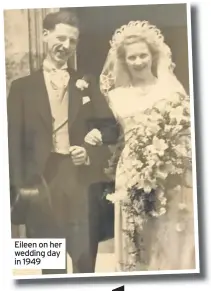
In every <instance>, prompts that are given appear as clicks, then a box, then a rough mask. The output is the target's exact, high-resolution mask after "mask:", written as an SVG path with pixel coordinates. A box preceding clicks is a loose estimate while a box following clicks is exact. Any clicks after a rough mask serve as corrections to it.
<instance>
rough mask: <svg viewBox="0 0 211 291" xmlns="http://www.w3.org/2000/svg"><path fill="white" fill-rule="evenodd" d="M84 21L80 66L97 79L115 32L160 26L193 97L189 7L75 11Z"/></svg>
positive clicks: (136, 7)
mask: <svg viewBox="0 0 211 291" xmlns="http://www.w3.org/2000/svg"><path fill="white" fill-rule="evenodd" d="M74 10H75V11H76V13H77V15H78V17H79V20H80V25H81V27H80V31H81V33H80V41H79V46H78V50H77V66H78V69H79V70H81V71H83V72H84V73H89V74H90V73H92V74H94V75H95V76H96V77H97V78H98V77H99V75H100V73H101V70H102V68H103V65H104V62H105V59H106V56H107V53H108V50H109V41H110V40H111V37H112V35H113V33H114V31H115V30H116V29H117V28H119V27H120V26H122V25H124V24H127V23H128V22H129V21H132V20H133V21H134V20H147V21H149V22H150V23H151V24H154V25H156V26H157V27H158V28H159V29H160V30H161V31H162V33H163V35H164V37H165V41H166V43H167V44H168V45H169V46H170V48H171V50H172V54H173V61H174V62H175V63H176V69H175V73H176V75H177V77H178V79H179V80H180V81H181V82H182V84H183V86H184V87H185V89H186V91H187V93H189V74H188V40H187V17H186V4H159V5H139V6H137V5H133V6H104V7H80V8H75V9H74Z"/></svg>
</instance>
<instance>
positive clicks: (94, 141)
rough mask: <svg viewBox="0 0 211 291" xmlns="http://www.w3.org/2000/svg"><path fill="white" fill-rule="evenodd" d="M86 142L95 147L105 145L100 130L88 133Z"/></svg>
mask: <svg viewBox="0 0 211 291" xmlns="http://www.w3.org/2000/svg"><path fill="white" fill-rule="evenodd" d="M84 141H85V142H86V143H88V144H90V145H93V146H99V145H102V143H103V141H102V134H101V132H100V131H99V130H98V129H96V128H94V129H92V130H91V131H90V132H88V133H87V135H86V136H85V138H84Z"/></svg>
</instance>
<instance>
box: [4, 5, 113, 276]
mask: <svg viewBox="0 0 211 291" xmlns="http://www.w3.org/2000/svg"><path fill="white" fill-rule="evenodd" d="M43 29H44V30H43V41H44V42H45V43H46V46H47V55H46V58H45V60H44V62H43V66H42V68H41V69H40V70H39V71H37V72H35V73H33V74H31V75H29V76H26V77H24V78H21V79H18V80H15V81H13V83H12V85H11V89H10V93H9V96H8V139H9V165H10V184H11V220H12V223H14V224H25V225H26V232H27V237H28V238H66V249H67V252H68V253H69V255H70V256H71V258H72V264H73V272H74V273H91V272H94V271H95V261H96V254H97V246H98V241H99V237H98V232H99V217H100V213H99V212H100V209H99V196H100V195H101V194H102V183H101V182H103V181H105V179H106V177H105V176H104V171H103V169H104V167H105V166H106V165H107V162H108V158H109V149H108V144H109V143H113V142H115V140H116V130H115V126H114V127H112V126H111V123H112V121H114V117H113V115H112V113H111V111H110V109H109V108H108V105H107V103H106V101H105V100H104V98H103V97H102V96H101V94H100V91H99V89H98V87H97V86H96V84H95V83H94V80H93V78H92V77H89V78H86V77H85V78H83V76H81V75H80V74H78V72H76V71H74V70H73V69H71V68H69V67H68V64H67V63H68V59H69V58H70V57H71V55H72V54H74V53H75V50H76V47H77V43H78V38H79V28H78V19H77V17H76V15H75V14H73V13H72V12H70V11H59V12H56V13H51V14H49V15H47V16H46V18H45V19H44V21H43ZM89 136H91V137H92V138H94V139H95V140H96V141H97V142H98V143H100V142H101V146H96V147H95V146H92V145H90V144H89V143H86V142H85V140H88V139H89V138H88V137H89ZM66 271H67V270H66V269H65V270H42V272H43V274H49V273H51V274H52V273H54V274H55V273H66Z"/></svg>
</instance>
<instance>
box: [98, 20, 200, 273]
mask: <svg viewBox="0 0 211 291" xmlns="http://www.w3.org/2000/svg"><path fill="white" fill-rule="evenodd" d="M110 45H111V48H110V50H109V53H108V57H107V60H106V62H105V65H104V68H103V71H102V73H101V76H100V88H101V91H102V93H103V94H104V96H105V97H106V100H107V102H108V103H109V106H110V107H111V109H112V111H113V113H114V114H115V116H116V119H117V120H118V122H119V123H120V124H121V126H122V130H123V137H124V145H123V147H122V150H121V152H120V153H119V155H117V152H115V154H114V160H115V158H116V160H117V156H118V157H119V158H118V161H117V166H116V168H115V171H116V172H115V193H111V194H110V195H108V199H109V200H111V201H112V202H113V203H115V204H114V205H115V238H114V240H115V257H116V266H115V268H116V271H117V272H119V271H141V270H181V269H194V268H195V245H194V216H193V193H192V180H191V176H192V163H191V137H190V108H189V96H187V94H186V92H185V90H184V88H183V87H182V85H181V84H180V82H179V81H178V80H177V78H176V76H175V75H174V73H173V69H174V64H173V62H172V59H171V51H170V48H169V47H168V46H167V45H166V44H165V42H164V37H163V35H162V34H161V32H160V31H159V30H158V29H157V28H156V27H155V26H153V25H150V24H149V23H148V22H147V21H142V22H141V21H136V22H130V23H129V24H128V25H124V26H122V27H121V28H120V29H118V30H116V32H115V33H114V35H113V38H112V40H111V42H110ZM120 148H121V147H120Z"/></svg>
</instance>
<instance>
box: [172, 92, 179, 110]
mask: <svg viewBox="0 0 211 291" xmlns="http://www.w3.org/2000/svg"><path fill="white" fill-rule="evenodd" d="M170 101H171V103H172V105H173V107H174V106H178V105H180V103H181V96H180V95H179V94H178V93H175V94H172V96H171V98H170Z"/></svg>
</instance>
